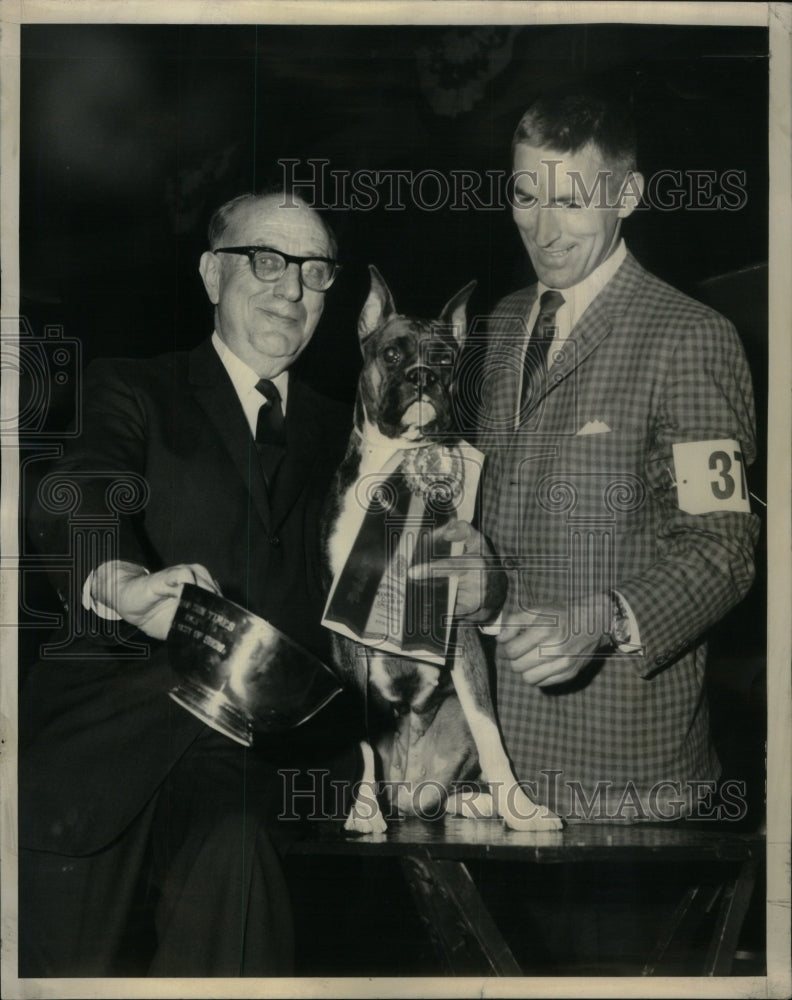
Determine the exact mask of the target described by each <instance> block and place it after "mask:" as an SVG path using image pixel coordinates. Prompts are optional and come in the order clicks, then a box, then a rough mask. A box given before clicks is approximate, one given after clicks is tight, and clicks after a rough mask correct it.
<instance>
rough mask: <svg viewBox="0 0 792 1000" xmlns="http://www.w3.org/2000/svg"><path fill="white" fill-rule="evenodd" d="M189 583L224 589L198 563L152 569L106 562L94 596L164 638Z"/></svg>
mask: <svg viewBox="0 0 792 1000" xmlns="http://www.w3.org/2000/svg"><path fill="white" fill-rule="evenodd" d="M185 583H194V584H197V585H198V586H199V587H203V588H204V590H210V591H212V593H214V594H219V593H220V588H219V587H218V585H217V583H216V582H215V581H214V580H213V579H212V576H211V574H210V573H209V571H208V570H207V569H206V568H205V567H204V566H201V565H199V564H198V563H189V564H187V563H183V564H180V565H178V566H168V568H167V569H161V570H159V572H157V573H148V572H147V571H146V570H145V569H144V568H143V567H142V566H138V565H136V564H135V563H128V562H106V563H103V564H102V565H101V566H99V567H98V569H97V570H96V571H95V573H94V580H93V585H92V587H91V596H92V597H93V599H94V600H95V601H99V602H100V603H102V604H105V605H107V607H109V608H112V610H113V611H115V612H116V613H117V614H119V615H121V617H122V618H123V619H124V621H126V622H129V623H130V624H131V625H135V626H136V627H137V628H139V629H140V630H141V631H142V632H145V633H146V635H149V636H151V638H152V639H164V638H165V637H166V636H167V634H168V631H169V629H170V627H171V622H172V621H173V616H174V615H175V614H176V608H177V606H178V604H179V598H180V597H181V592H182V587H183V586H184V584H185Z"/></svg>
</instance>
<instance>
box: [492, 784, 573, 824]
mask: <svg viewBox="0 0 792 1000" xmlns="http://www.w3.org/2000/svg"><path fill="white" fill-rule="evenodd" d="M512 792H513V794H511V795H506V796H504V797H503V798H502V800H501V801H500V802H499V803H498V813H499V814H500V816H501V818H502V819H503V822H504V823H505V824H506V826H507V827H508V828H509V829H510V830H518V831H521V832H523V833H525V832H533V833H536V832H545V831H550V830H562V829H563V828H564V822H563V820H562V819H560V817H558V816H556V814H555V813H554V812H552V811H551V810H550V809H548V808H547V806H540V805H537V804H536V802H534V801H533V800H532V799H529V798H528V796H527V795H526V794H525V792H523V791H522V790H521V789H519V788H516V787H515V788H514V789H512Z"/></svg>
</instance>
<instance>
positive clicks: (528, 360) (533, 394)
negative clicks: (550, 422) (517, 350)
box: [520, 288, 564, 415]
mask: <svg viewBox="0 0 792 1000" xmlns="http://www.w3.org/2000/svg"><path fill="white" fill-rule="evenodd" d="M563 304H564V296H563V295H562V294H561V292H557V291H556V290H555V289H552V288H550V289H548V290H547V291H546V292H542V297H541V299H540V300H539V315H538V316H537V317H536V322H535V323H534V325H533V330H531V339H530V340H529V341H528V347H527V349H526V351H525V361H524V364H523V380H522V392H521V393H520V414H521V415H523V414H524V413H525V410H526V407H531V406H532V405H533V404H534V402H535V401H536V400H537V399H538V398H539V393H540V392H541V388H542V385H543V383H544V379H545V374H546V372H547V355H548V354H549V352H550V345H551V344H552V343H553V340H554V338H555V332H556V325H555V317H556V313H557V312H558V310H559V309H560V308H561V306H562V305H563Z"/></svg>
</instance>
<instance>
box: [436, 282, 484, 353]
mask: <svg viewBox="0 0 792 1000" xmlns="http://www.w3.org/2000/svg"><path fill="white" fill-rule="evenodd" d="M476 285H477V282H476V281H470V282H468V284H467V285H465V287H464V288H462V289H460V291H458V292H457V293H456V295H455V296H454V297H453V298H452V299H451V300H450V301H449V302H447V303H446V305H445V307H444V308H443V311H442V312H441V313H440V322H441V323H442V324H443V325H444V326H450V327H451V332H452V333H453V334H454V338H455V340H456V341H457V343H458V344H459V345H460V346H461V344H462V341H463V340H464V339H465V334H466V333H467V312H466V310H467V303H468V299H469V298H470V296H471V295H472V294H473V289H474V288H475V287H476Z"/></svg>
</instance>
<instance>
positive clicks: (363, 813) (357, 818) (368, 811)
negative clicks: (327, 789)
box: [344, 741, 388, 833]
mask: <svg viewBox="0 0 792 1000" xmlns="http://www.w3.org/2000/svg"><path fill="white" fill-rule="evenodd" d="M360 749H361V750H362V751H363V777H362V778H361V780H360V783H359V784H358V785H357V788H356V790H355V800H354V802H353V803H352V810H351V811H350V813H349V816H348V817H347V821H346V823H345V824H344V829H345V830H346V831H347V832H348V833H384V832H385V831H386V830H387V828H388V824H387V823H386V822H385V817H384V816H383V815H382V812H381V810H380V807H379V802H378V801H377V780H376V772H375V767H374V751H373V750H372V749H371V747H370V746H369V744H368V743H366V742H365V741H364V742H362V743H361V744H360Z"/></svg>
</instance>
